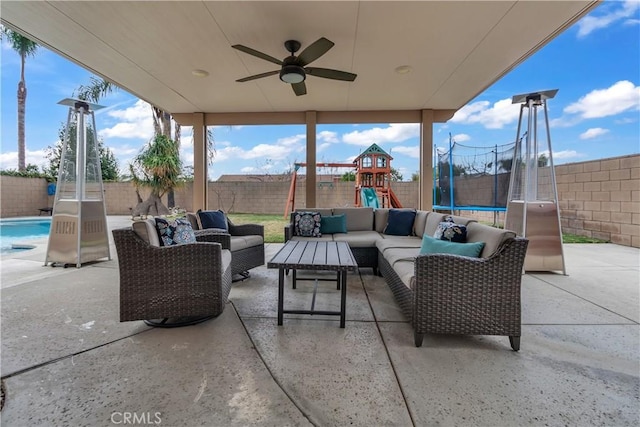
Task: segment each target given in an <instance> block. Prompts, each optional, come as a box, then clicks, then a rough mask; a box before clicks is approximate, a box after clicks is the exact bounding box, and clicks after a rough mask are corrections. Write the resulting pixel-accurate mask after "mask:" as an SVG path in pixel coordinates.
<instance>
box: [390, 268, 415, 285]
mask: <svg viewBox="0 0 640 427" xmlns="http://www.w3.org/2000/svg"><path fill="white" fill-rule="evenodd" d="M393 271H395V272H396V274H397V275H398V277H399V278H400V280H402V283H403V284H404V285H405V286H406V287H407V288H409V289H413V288H414V286H415V281H416V278H415V266H414V262H412V261H398V262H396V263H395V264H394V266H393Z"/></svg>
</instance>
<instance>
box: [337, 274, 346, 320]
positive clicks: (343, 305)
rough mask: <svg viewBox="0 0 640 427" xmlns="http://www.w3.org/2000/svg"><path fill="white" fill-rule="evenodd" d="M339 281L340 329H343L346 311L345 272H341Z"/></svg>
mask: <svg viewBox="0 0 640 427" xmlns="http://www.w3.org/2000/svg"><path fill="white" fill-rule="evenodd" d="M339 274H340V281H341V282H342V289H341V296H340V327H341V328H344V321H345V318H346V317H347V316H346V314H347V313H346V311H347V272H346V271H341V272H340V273H339Z"/></svg>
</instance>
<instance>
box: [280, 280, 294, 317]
mask: <svg viewBox="0 0 640 427" xmlns="http://www.w3.org/2000/svg"><path fill="white" fill-rule="evenodd" d="M293 271H294V274H295V270H293ZM278 273H279V274H278V326H280V325H282V312H283V311H284V268H280V269H279V271H278Z"/></svg>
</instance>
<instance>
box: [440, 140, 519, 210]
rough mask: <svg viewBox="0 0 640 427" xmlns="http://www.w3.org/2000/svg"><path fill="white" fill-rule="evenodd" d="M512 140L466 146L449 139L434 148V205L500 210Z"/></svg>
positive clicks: (505, 194) (506, 186) (503, 203)
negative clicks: (441, 147) (443, 145)
mask: <svg viewBox="0 0 640 427" xmlns="http://www.w3.org/2000/svg"><path fill="white" fill-rule="evenodd" d="M514 151H515V143H510V144H504V145H494V146H489V147H470V146H466V145H462V144H458V143H456V142H455V141H451V142H450V143H449V150H448V151H446V152H436V156H437V167H436V169H435V171H434V175H435V177H434V181H435V182H434V205H435V206H434V208H436V209H450V210H486V211H498V210H504V209H505V208H506V206H507V197H508V193H509V180H510V177H511V167H512V164H513V158H514Z"/></svg>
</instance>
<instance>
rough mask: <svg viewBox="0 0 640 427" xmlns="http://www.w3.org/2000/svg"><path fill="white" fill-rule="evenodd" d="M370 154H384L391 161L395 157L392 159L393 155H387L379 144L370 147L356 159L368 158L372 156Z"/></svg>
mask: <svg viewBox="0 0 640 427" xmlns="http://www.w3.org/2000/svg"><path fill="white" fill-rule="evenodd" d="M370 154H384V155H385V156H387V157H388V158H389V159H391V160H393V157H391V155H389V153H387V152H386V151H384V150H383V149H382V148H380V146H379V145H378V144H371V145H370V146H369V148H367V149H366V150H364V151H363V152H362V153H360V155H359V156H358V157H356V159H359V158H360V157H362V156H367V155H370Z"/></svg>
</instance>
